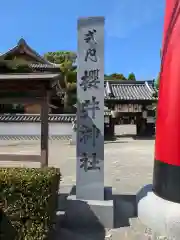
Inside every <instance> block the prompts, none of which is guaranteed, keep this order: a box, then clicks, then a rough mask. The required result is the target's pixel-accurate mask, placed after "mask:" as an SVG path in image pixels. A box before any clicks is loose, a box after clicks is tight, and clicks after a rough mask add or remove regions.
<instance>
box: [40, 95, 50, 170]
mask: <svg viewBox="0 0 180 240" xmlns="http://www.w3.org/2000/svg"><path fill="white" fill-rule="evenodd" d="M48 113H49V91H45V94H44V97H43V99H42V102H41V157H42V162H41V166H42V167H47V166H48V138H49V129H48Z"/></svg>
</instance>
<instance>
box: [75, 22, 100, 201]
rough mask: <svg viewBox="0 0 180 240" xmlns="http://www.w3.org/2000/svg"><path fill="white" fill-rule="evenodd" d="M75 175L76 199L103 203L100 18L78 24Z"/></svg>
mask: <svg viewBox="0 0 180 240" xmlns="http://www.w3.org/2000/svg"><path fill="white" fill-rule="evenodd" d="M77 99H78V102H77V141H76V142H77V151H76V153H77V175H76V183H77V185H76V196H77V198H79V199H88V200H104V18H103V17H94V18H84V19H83V18H82V19H79V20H78V72H77Z"/></svg>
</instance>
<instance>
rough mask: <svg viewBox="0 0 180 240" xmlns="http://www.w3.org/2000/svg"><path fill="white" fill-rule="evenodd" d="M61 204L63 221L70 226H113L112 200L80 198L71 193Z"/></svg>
mask: <svg viewBox="0 0 180 240" xmlns="http://www.w3.org/2000/svg"><path fill="white" fill-rule="evenodd" d="M108 190H109V189H108ZM111 194H112V192H111ZM109 195H110V193H109V192H108V199H110V198H109ZM63 205H64V212H65V214H64V217H63V222H64V223H65V224H66V225H68V226H70V227H76V228H87V227H90V228H92V227H103V228H113V227H114V202H113V200H104V201H99V200H98V201H96V200H80V199H77V198H76V195H74V194H71V195H69V196H67V198H66V203H65V204H63Z"/></svg>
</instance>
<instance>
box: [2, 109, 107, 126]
mask: <svg viewBox="0 0 180 240" xmlns="http://www.w3.org/2000/svg"><path fill="white" fill-rule="evenodd" d="M104 114H105V115H106V116H110V115H111V112H110V110H108V111H105V112H104ZM75 118H76V114H49V118H48V121H49V122H62V123H71V122H72V121H74V120H75ZM0 122H40V114H0Z"/></svg>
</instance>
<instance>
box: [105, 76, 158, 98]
mask: <svg viewBox="0 0 180 240" xmlns="http://www.w3.org/2000/svg"><path fill="white" fill-rule="evenodd" d="M105 83H106V85H105V93H104V94H105V99H107V100H153V99H155V98H154V97H153V94H154V92H155V89H154V86H153V81H136V82H134V81H128V80H126V81H121V80H116V81H113V80H108V81H105Z"/></svg>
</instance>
